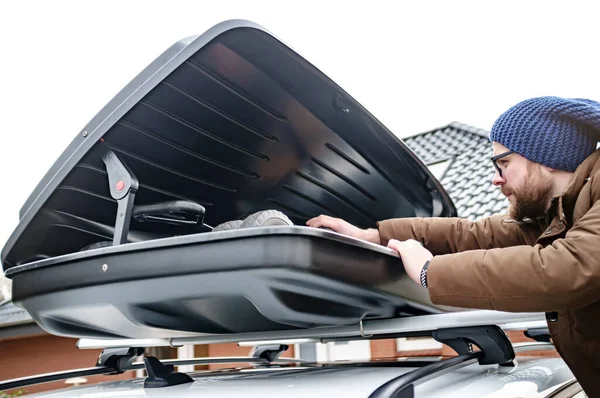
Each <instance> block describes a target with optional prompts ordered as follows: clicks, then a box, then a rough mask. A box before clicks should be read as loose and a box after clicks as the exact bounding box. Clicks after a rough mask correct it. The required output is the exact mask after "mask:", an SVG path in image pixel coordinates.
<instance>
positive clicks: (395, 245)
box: [387, 239, 423, 254]
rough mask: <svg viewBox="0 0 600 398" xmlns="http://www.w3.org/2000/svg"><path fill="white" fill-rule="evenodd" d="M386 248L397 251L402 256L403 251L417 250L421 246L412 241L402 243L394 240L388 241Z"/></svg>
mask: <svg viewBox="0 0 600 398" xmlns="http://www.w3.org/2000/svg"><path fill="white" fill-rule="evenodd" d="M387 247H389V248H390V249H394V250H397V251H398V252H399V253H400V254H402V252H403V251H406V250H413V249H419V248H422V247H423V245H421V243H420V242H418V241H416V240H414V239H409V240H405V241H402V242H401V241H399V240H396V239H390V241H389V242H388V245H387Z"/></svg>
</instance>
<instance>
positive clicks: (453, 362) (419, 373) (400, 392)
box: [369, 351, 483, 398]
mask: <svg viewBox="0 0 600 398" xmlns="http://www.w3.org/2000/svg"><path fill="white" fill-rule="evenodd" d="M482 356H483V353H482V352H481V351H477V352H472V353H470V354H464V355H458V356H456V357H452V358H449V359H444V360H442V361H439V362H434V363H431V364H429V365H426V366H423V367H422V368H419V369H417V370H413V371H412V372H409V373H405V374H403V375H402V376H398V377H396V378H395V379H392V380H390V381H388V382H387V383H385V384H383V385H381V386H379V388H377V389H376V390H375V391H373V393H372V394H371V395H369V398H390V397H393V398H412V397H414V388H415V386H414V384H415V382H417V381H418V380H420V379H423V378H424V377H426V376H430V375H432V374H434V373H440V372H444V371H448V370H451V369H455V368H457V367H459V366H467V365H471V364H473V363H475V362H476V361H478V360H479V359H480V358H481V357H482Z"/></svg>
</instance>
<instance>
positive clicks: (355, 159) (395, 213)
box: [2, 21, 455, 270]
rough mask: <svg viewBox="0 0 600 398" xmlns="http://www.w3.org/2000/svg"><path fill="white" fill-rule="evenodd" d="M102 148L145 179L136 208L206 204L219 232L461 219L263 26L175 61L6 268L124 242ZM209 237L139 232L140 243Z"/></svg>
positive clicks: (113, 126)
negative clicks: (257, 215) (255, 226)
mask: <svg viewBox="0 0 600 398" xmlns="http://www.w3.org/2000/svg"><path fill="white" fill-rule="evenodd" d="M90 95H93V94H90ZM399 95H401V93H399ZM83 131H85V134H83ZM101 138H103V139H104V142H105V143H106V144H107V145H108V146H109V147H110V148H111V149H112V150H113V151H114V152H115V153H116V154H117V156H118V157H119V158H120V159H121V160H122V161H123V162H125V163H126V164H127V165H128V166H129V167H130V168H131V169H132V170H133V172H134V173H135V175H136V176H137V178H138V179H139V182H140V189H139V192H138V193H137V196H136V199H135V203H136V204H138V205H139V204H150V203H154V202H162V201H167V200H191V201H195V202H197V203H198V204H200V205H202V206H204V207H205V208H206V216H205V222H206V223H207V224H208V225H212V226H215V225H217V224H219V223H222V222H225V221H228V220H233V219H237V218H241V217H243V216H245V215H247V214H250V213H252V212H255V211H258V210H264V209H277V210H280V211H283V212H284V213H285V214H286V215H287V216H289V217H290V218H291V219H292V220H293V221H294V223H296V224H304V222H305V221H306V220H307V218H309V217H313V216H316V215H318V214H321V213H324V214H330V215H333V216H337V217H341V218H343V219H345V220H348V221H349V222H351V223H354V224H356V225H358V226H361V227H373V226H374V225H375V222H376V221H377V220H380V219H386V218H392V217H411V216H430V215H436V216H437V215H440V216H451V215H454V214H455V209H454V207H453V205H452V204H451V202H450V201H449V200H448V198H447V195H446V193H445V192H444V191H443V190H442V189H441V187H440V186H439V184H438V183H437V181H434V180H432V179H431V176H430V174H429V172H428V171H427V170H426V168H425V167H424V166H423V165H422V164H421V163H420V162H419V161H418V160H417V159H416V157H415V156H414V155H413V154H412V153H411V152H410V151H408V150H407V149H406V147H405V146H404V144H402V143H401V142H400V140H398V139H397V138H396V137H395V136H394V135H393V134H392V133H391V132H389V131H388V130H387V129H386V128H385V127H384V126H382V125H381V124H380V123H379V122H378V121H377V120H376V119H375V118H374V117H372V116H371V115H370V114H369V113H368V112H367V111H366V110H364V109H363V108H362V107H361V106H360V105H359V104H358V103H357V102H355V101H354V100H353V99H352V98H351V97H350V96H349V95H348V94H346V93H345V92H344V91H343V90H342V89H341V88H339V87H338V86H337V85H335V84H334V83H333V82H332V81H331V80H329V79H328V78H327V77H326V76H324V75H323V74H322V73H321V72H320V71H318V70H317V69H316V68H315V67H314V66H312V65H310V64H309V63H308V62H306V61H305V60H304V59H303V58H301V57H300V56H299V55H297V54H296V53H294V52H293V51H292V50H290V49H289V48H288V47H286V46H285V45H284V44H282V43H281V42H280V41H278V40H277V39H275V38H274V37H273V36H271V35H270V34H269V33H267V32H265V31H264V30H263V29H262V28H260V27H258V26H256V25H254V24H252V23H248V22H242V21H230V22H227V23H223V24H221V25H218V26H216V27H214V28H212V29H211V30H210V31H208V32H207V33H205V34H204V35H202V36H199V37H197V38H190V39H185V40H182V41H181V42H179V43H177V44H175V45H174V46H173V47H172V48H170V49H168V50H167V51H166V52H165V53H164V54H162V55H161V56H160V57H158V58H157V60H156V61H154V63H152V64H151V65H149V66H148V68H146V69H145V70H144V71H142V72H141V73H140V75H139V76H138V77H136V78H135V79H134V80H133V81H132V82H131V83H130V84H129V85H128V86H127V87H126V88H124V89H123V91H122V92H120V93H119V94H118V95H117V96H116V97H115V98H114V99H113V100H112V101H111V102H110V103H109V104H108V105H107V106H106V107H105V108H104V109H103V110H102V111H101V112H100V113H99V114H98V115H97V116H96V117H95V118H94V119H93V120H92V121H91V122H90V123H89V124H88V125H87V126H86V127H85V129H84V130H82V133H80V134H79V135H78V136H77V137H76V138H75V139H74V141H73V142H72V144H71V145H70V146H69V148H67V150H66V151H65V152H64V153H63V155H62V156H61V157H60V158H59V159H58V160H57V162H56V164H55V165H54V166H53V167H52V169H51V170H50V171H49V172H48V174H47V175H46V177H45V178H44V180H43V181H41V182H40V184H39V185H38V187H37V188H36V189H35V191H34V193H33V194H32V195H31V197H30V198H29V199H28V201H27V202H26V203H25V205H24V206H23V208H22V211H21V218H22V219H21V223H20V225H19V226H18V228H17V230H16V231H15V233H14V234H13V235H12V236H11V238H10V239H9V241H8V243H7V245H6V246H5V248H4V250H3V252H2V262H3V267H4V269H5V270H6V269H8V268H10V267H11V266H14V265H17V264H21V263H26V262H29V261H32V260H36V259H40V258H47V257H54V256H58V255H63V254H68V253H73V252H76V251H78V250H79V249H80V248H82V247H84V246H85V245H88V244H91V243H94V242H97V241H101V240H110V239H111V237H112V233H113V231H112V227H113V225H114V222H115V217H116V209H117V206H116V202H115V201H114V200H113V199H112V198H111V197H110V195H109V189H108V182H107V174H106V170H105V168H104V165H103V163H102V161H101V151H100V149H99V146H98V142H99V140H100V139H101ZM204 231H207V229H203V228H200V227H189V226H185V227H181V226H179V227H177V226H172V225H164V224H155V223H138V222H136V221H132V223H131V232H130V234H129V241H140V240H147V239H153V238H158V237H168V236H173V235H185V234H190V233H198V232H204Z"/></svg>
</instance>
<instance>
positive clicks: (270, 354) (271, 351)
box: [250, 344, 289, 362]
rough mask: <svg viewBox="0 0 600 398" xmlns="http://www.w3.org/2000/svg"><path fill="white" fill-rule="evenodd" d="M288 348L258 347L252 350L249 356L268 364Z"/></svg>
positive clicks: (275, 346)
mask: <svg viewBox="0 0 600 398" xmlns="http://www.w3.org/2000/svg"><path fill="white" fill-rule="evenodd" d="M288 348H289V346H288V345H286V344H267V345H259V346H256V347H254V348H253V349H252V352H251V354H250V356H252V357H253V358H263V359H266V360H267V361H269V362H273V361H276V360H277V358H279V356H280V355H281V354H283V353H284V352H286V351H287V349H288Z"/></svg>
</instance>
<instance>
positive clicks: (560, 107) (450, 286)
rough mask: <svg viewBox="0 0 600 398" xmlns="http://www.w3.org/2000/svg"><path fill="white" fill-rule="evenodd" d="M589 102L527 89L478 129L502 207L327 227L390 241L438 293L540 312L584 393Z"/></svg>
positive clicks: (599, 155) (592, 306) (593, 187)
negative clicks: (485, 137)
mask: <svg viewBox="0 0 600 398" xmlns="http://www.w3.org/2000/svg"><path fill="white" fill-rule="evenodd" d="M598 137H600V103H598V102H595V101H591V100H588V99H573V98H559V97H539V98H532V99H528V100H526V101H523V102H520V103H518V104H516V105H514V106H513V107H511V108H510V109H508V110H507V111H506V112H504V113H503V114H502V115H501V116H500V117H499V118H498V119H497V120H496V122H495V123H494V125H493V126H492V129H491V131H490V141H491V142H492V151H493V153H492V155H493V156H492V158H491V160H492V163H493V165H494V167H495V169H496V172H495V174H494V177H493V180H492V183H493V184H494V185H495V186H497V187H499V188H500V189H501V191H502V193H503V194H504V195H505V196H507V198H508V201H509V203H510V206H509V212H508V214H506V215H504V214H503V215H494V216H491V217H489V218H486V219H482V220H478V221H475V222H472V221H469V220H465V219H459V218H403V219H390V220H384V221H380V222H378V223H377V228H372V229H359V228H357V227H355V226H353V225H351V224H349V223H347V222H345V221H343V220H340V219H337V218H332V217H328V216H325V215H321V216H318V217H316V218H313V219H311V220H309V221H308V222H307V225H308V226H311V227H317V228H321V227H325V228H330V229H332V230H334V231H336V232H339V233H342V234H345V235H349V236H352V237H355V238H359V239H363V240H367V241H370V242H374V243H378V244H381V245H384V246H387V247H390V248H392V249H394V250H397V251H398V252H399V254H400V256H401V258H402V262H403V264H404V267H405V269H406V272H407V274H408V276H410V278H412V279H413V280H414V281H415V282H416V283H420V284H421V285H422V286H424V287H426V288H428V291H429V295H430V298H431V301H432V302H433V303H435V304H439V305H448V306H455V307H462V308H478V309H491V310H499V311H510V312H545V313H546V319H547V321H548V327H549V330H550V334H551V336H552V341H553V343H554V345H555V346H556V349H557V351H558V352H559V354H560V355H561V357H562V358H563V359H564V360H565V362H566V363H567V365H568V366H569V368H570V369H571V370H572V372H573V374H574V375H575V377H576V378H577V380H578V381H579V383H580V384H581V386H582V387H583V389H584V390H585V391H586V393H587V394H588V395H589V396H591V397H600V173H599V171H600V150H597V142H598Z"/></svg>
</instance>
